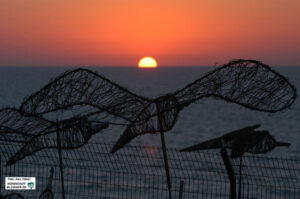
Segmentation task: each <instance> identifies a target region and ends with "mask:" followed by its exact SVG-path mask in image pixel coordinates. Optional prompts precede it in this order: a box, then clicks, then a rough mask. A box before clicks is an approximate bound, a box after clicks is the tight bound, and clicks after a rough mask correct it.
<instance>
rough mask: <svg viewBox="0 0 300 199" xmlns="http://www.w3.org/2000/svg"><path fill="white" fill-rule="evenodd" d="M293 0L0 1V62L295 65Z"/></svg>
mask: <svg viewBox="0 0 300 199" xmlns="http://www.w3.org/2000/svg"><path fill="white" fill-rule="evenodd" d="M299 35H300V1H299V0H263V1H261V0H248V1H241V0H226V1H224V0H205V1H204V0H84V1H83V0H26V1H23V0H22V1H20V0H0V66H24V65H27V66H70V65H72V66H91V65H92V66H136V65H137V62H138V60H139V59H140V58H141V57H143V56H152V57H154V58H156V59H157V61H158V64H159V65H165V66H170V65H176V66H189V65H208V66H211V65H214V64H215V63H216V62H218V63H219V64H223V63H225V62H227V61H229V60H231V59H236V58H251V59H258V60H261V61H263V62H265V63H267V64H271V65H297V66H300V36H299Z"/></svg>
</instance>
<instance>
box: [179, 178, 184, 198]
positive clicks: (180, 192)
mask: <svg viewBox="0 0 300 199" xmlns="http://www.w3.org/2000/svg"><path fill="white" fill-rule="evenodd" d="M183 185H184V181H183V180H181V181H180V188H179V199H182V195H183Z"/></svg>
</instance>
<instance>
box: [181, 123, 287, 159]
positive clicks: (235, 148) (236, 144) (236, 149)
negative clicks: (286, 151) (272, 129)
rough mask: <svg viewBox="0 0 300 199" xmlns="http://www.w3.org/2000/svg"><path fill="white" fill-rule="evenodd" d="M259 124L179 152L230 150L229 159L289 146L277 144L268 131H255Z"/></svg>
mask: <svg viewBox="0 0 300 199" xmlns="http://www.w3.org/2000/svg"><path fill="white" fill-rule="evenodd" d="M259 127H260V124H257V125H253V126H249V127H245V128H242V129H238V130H236V131H232V132H230V133H227V134H225V135H223V136H221V137H218V138H214V139H211V140H208V141H205V142H202V143H200V144H197V145H194V146H191V147H188V148H185V149H182V150H180V151H181V152H190V151H198V150H208V149H218V148H219V149H222V148H225V149H231V158H238V157H242V156H243V155H244V153H246V152H248V153H267V152H269V151H271V150H273V149H274V148H275V147H277V146H290V143H285V142H277V141H276V140H275V138H274V137H273V136H271V135H270V134H269V131H255V130H254V129H256V128H259Z"/></svg>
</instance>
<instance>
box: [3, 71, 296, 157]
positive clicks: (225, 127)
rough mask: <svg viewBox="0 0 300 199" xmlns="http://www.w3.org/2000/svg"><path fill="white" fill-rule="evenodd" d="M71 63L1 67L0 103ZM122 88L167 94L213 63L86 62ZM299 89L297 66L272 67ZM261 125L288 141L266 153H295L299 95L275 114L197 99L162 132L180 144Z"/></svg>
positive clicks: (170, 143)
mask: <svg viewBox="0 0 300 199" xmlns="http://www.w3.org/2000/svg"><path fill="white" fill-rule="evenodd" d="M75 68H76V67H1V68H0V108H3V107H7V106H10V107H18V106H19V105H20V103H21V102H22V100H23V98H24V97H26V96H28V95H30V94H31V93H33V92H36V91H38V90H39V89H40V88H41V87H42V86H44V85H45V84H47V83H48V82H49V81H51V79H53V78H55V77H56V76H57V75H59V74H61V73H63V72H65V71H68V70H73V69H75ZM86 68H88V69H90V70H92V71H96V72H97V73H99V74H101V75H103V76H105V77H107V78H108V79H110V80H112V81H114V82H116V83H118V84H120V85H122V86H123V87H126V88H127V89H129V90H130V91H132V92H134V93H136V94H138V95H141V96H146V97H150V98H155V97H158V96H161V95H164V94H167V93H172V92H174V91H176V90H178V89H181V88H183V87H184V86H185V85H187V84H188V83H191V82H193V81H194V80H196V79H198V78H200V77H202V76H203V75H204V74H206V73H207V72H209V71H211V70H213V69H214V68H215V67H158V68H154V69H141V68H138V67H86ZM273 69H274V70H276V71H278V72H279V73H281V74H282V75H284V76H285V77H287V78H288V79H289V80H290V82H291V83H292V84H294V85H295V87H296V88H297V89H298V91H299V90H300V67H288V66H287V67H274V68H273ZM254 124H261V127H260V130H268V131H269V132H270V134H271V135H273V136H274V137H275V138H276V139H277V140H278V141H282V142H289V143H291V146H290V147H277V148H276V149H274V150H273V151H271V153H270V154H271V155H278V156H290V157H291V158H298V159H299V158H300V98H299V97H298V98H297V99H296V101H295V103H294V104H293V106H292V107H291V108H290V109H287V110H284V111H282V112H277V113H262V112H257V111H253V110H249V109H246V108H244V107H241V106H239V105H236V104H232V103H231V104H229V103H226V102H225V101H222V100H215V99H210V98H207V99H203V100H201V101H199V102H196V103H195V104H193V105H190V106H188V107H186V108H185V109H184V110H183V111H181V112H180V115H179V119H178V120H177V123H176V125H175V126H174V128H173V129H172V130H170V131H169V132H167V133H165V136H166V144H167V147H170V148H175V149H181V148H184V147H187V146H190V145H194V144H197V143H200V142H202V141H205V140H208V139H211V138H215V137H218V136H221V135H223V134H225V133H228V132H230V131H233V130H236V129H239V128H242V127H245V126H250V125H254ZM121 133H122V129H119V128H116V129H114V128H112V129H110V132H109V133H107V134H106V135H105V136H104V138H103V137H100V138H98V139H104V140H99V141H101V142H109V143H114V142H116V140H117V138H118V137H119V136H120V134H121ZM133 144H134V145H158V146H160V144H161V142H160V136H156V135H147V136H143V137H140V138H137V139H135V140H134V141H133Z"/></svg>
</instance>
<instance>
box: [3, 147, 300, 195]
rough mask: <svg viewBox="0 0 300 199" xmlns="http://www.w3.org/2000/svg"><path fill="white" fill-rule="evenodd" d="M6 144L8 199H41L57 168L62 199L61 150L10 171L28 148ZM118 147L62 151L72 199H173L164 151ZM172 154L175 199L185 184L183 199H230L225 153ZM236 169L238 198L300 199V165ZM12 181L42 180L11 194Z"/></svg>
mask: <svg viewBox="0 0 300 199" xmlns="http://www.w3.org/2000/svg"><path fill="white" fill-rule="evenodd" d="M0 144H1V147H0V148H1V194H2V196H4V195H7V194H10V193H13V192H14V193H20V194H22V195H23V197H24V198H39V197H40V195H41V193H42V191H43V190H44V189H45V188H46V186H47V184H48V180H49V175H50V170H51V167H53V168H54V175H53V181H52V191H53V193H54V198H62V191H61V190H62V189H61V175H60V167H59V165H60V163H59V158H58V157H59V156H58V150H57V149H46V150H43V151H40V152H37V153H35V154H33V155H31V156H28V157H26V158H25V159H23V160H21V161H18V162H17V163H15V164H13V165H11V166H5V164H6V161H7V160H8V159H9V157H11V156H12V155H13V154H14V153H15V152H16V151H17V150H19V149H20V148H21V146H23V144H22V143H15V142H14V143H11V142H6V141H5V142H4V141H1V142H0ZM112 146H113V145H112V144H106V143H96V142H93V143H89V144H87V145H85V146H83V147H81V148H79V149H75V150H63V151H62V159H63V161H62V162H63V176H64V186H65V196H66V198H72V199H73V198H74V199H76V198H80V199H81V198H107V199H108V198H130V199H141V198H145V199H153V198H168V189H167V182H166V177H165V175H166V174H165V170H164V162H163V156H162V150H161V148H159V147H151V146H126V147H124V148H123V149H122V150H120V151H118V152H117V153H115V154H111V153H110V150H111V148H112ZM167 153H168V160H169V167H170V174H171V182H172V195H173V198H178V197H179V190H180V189H179V186H180V181H184V190H183V198H189V199H190V198H191V199H193V198H213V199H221V198H229V197H230V182H229V178H228V175H227V172H226V169H225V166H224V163H223V161H222V158H221V154H220V153H218V152H190V153H180V152H178V151H177V150H174V149H169V150H168V151H167ZM231 164H232V167H233V170H234V174H235V178H236V187H237V197H236V198H239V197H240V198H245V199H246V198H247V199H248V198H249V199H250V198H251V199H252V198H272V199H273V198H274V199H277V198H285V199H287V198H300V160H292V159H283V158H274V157H269V156H266V155H261V156H259V155H247V156H244V157H243V158H242V159H239V158H238V159H231ZM9 176H15V177H23V176H24V177H36V190H35V191H30V190H26V191H8V190H5V189H4V177H9ZM240 179H241V183H240ZM239 187H241V189H239Z"/></svg>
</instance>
